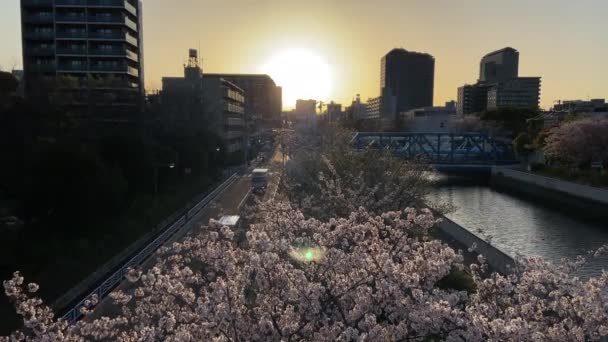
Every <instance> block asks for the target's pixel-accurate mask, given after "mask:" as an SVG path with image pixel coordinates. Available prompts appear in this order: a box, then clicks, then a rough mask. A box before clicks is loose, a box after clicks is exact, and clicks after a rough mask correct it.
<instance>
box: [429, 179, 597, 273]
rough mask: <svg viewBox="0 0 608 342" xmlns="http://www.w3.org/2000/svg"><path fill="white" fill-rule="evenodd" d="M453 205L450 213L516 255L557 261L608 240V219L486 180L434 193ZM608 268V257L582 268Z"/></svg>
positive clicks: (433, 198)
mask: <svg viewBox="0 0 608 342" xmlns="http://www.w3.org/2000/svg"><path fill="white" fill-rule="evenodd" d="M429 199H430V200H431V201H440V202H443V203H446V204H448V205H450V206H452V207H453V211H452V212H451V213H449V214H448V215H446V216H447V217H448V218H449V219H451V220H453V221H454V222H456V223H458V224H460V225H461V226H462V227H464V228H466V229H468V230H469V231H471V232H473V233H474V234H476V235H477V236H479V237H481V238H483V239H485V240H490V241H491V244H492V245H494V246H495V247H497V248H499V249H501V250H502V251H503V252H505V253H507V254H509V255H511V256H513V257H514V256H516V255H523V256H532V255H537V256H541V257H543V258H544V259H545V260H548V261H550V262H552V263H559V262H560V260H561V259H562V258H568V259H573V258H576V256H577V255H584V254H586V252H587V251H589V250H594V249H597V248H599V247H601V246H602V245H604V244H607V243H608V224H607V223H601V222H587V221H585V220H583V219H582V218H579V217H575V216H574V215H572V214H571V213H570V214H567V213H566V212H565V211H560V208H555V207H548V206H543V205H541V204H539V203H536V202H535V201H533V200H531V199H528V198H523V197H516V196H513V195H511V194H507V193H504V192H499V191H496V190H494V189H492V188H491V187H489V186H487V185H485V184H476V185H471V184H469V185H451V184H449V183H448V184H447V185H442V186H440V187H438V188H436V189H434V190H433V191H432V192H431V194H430V195H429ZM602 269H606V270H608V257H601V258H598V259H594V260H592V261H590V262H589V264H588V265H586V266H585V267H584V268H583V269H582V270H581V272H580V276H582V277H584V278H586V277H589V276H595V275H599V274H601V271H602Z"/></svg>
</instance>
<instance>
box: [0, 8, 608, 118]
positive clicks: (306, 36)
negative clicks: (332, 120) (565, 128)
mask: <svg viewBox="0 0 608 342" xmlns="http://www.w3.org/2000/svg"><path fill="white" fill-rule="evenodd" d="M490 3H491V4H490ZM0 13H2V19H3V20H2V21H0V32H1V33H0V34H2V37H1V38H2V41H3V49H2V52H1V53H0V66H3V67H4V68H5V69H6V68H12V67H13V66H14V67H16V68H20V66H21V32H20V27H21V25H20V12H19V1H18V0H7V1H2V2H1V3H0ZM571 13H584V14H585V15H579V16H572V15H571ZM605 13H608V2H606V1H603V0H587V1H584V2H582V1H581V2H579V1H577V2H573V1H568V0H536V1H528V0H510V1H490V2H488V1H482V0H470V1H465V2H451V1H402V0H377V1H371V0H350V1H348V2H343V1H337V0H334V1H332V0H309V1H307V2H306V3H305V5H304V3H303V2H299V1H280V0H259V1H249V0H222V1H219V0H210V1H195V0H180V1H179V5H177V6H176V2H175V1H168V0H146V1H145V2H144V15H143V19H144V20H143V21H144V24H143V25H144V39H145V41H144V50H145V52H144V53H145V55H144V57H145V62H144V65H145V81H146V88H147V90H149V91H153V90H156V89H159V88H160V87H161V79H162V77H164V76H176V75H182V74H183V70H182V65H183V63H184V62H185V60H186V58H187V53H188V49H189V48H199V47H200V55H201V57H202V58H203V69H204V71H205V72H213V73H258V72H260V71H261V70H262V69H264V67H265V66H269V63H270V62H271V61H272V60H273V59H274V58H275V57H277V56H280V55H282V54H283V53H287V52H289V51H293V50H296V51H297V50H301V49H304V50H306V51H308V53H309V54H311V55H313V56H316V57H313V58H312V59H310V60H315V59H320V61H321V63H320V64H317V65H323V64H324V65H327V67H328V69H329V72H327V73H325V72H320V73H319V72H318V70H320V69H321V70H322V69H323V68H324V67H318V66H317V67H316V68H315V67H313V68H312V70H313V71H315V72H314V73H307V74H306V75H305V76H306V77H309V76H311V74H315V76H314V77H312V76H311V77H310V78H317V79H322V81H320V82H318V83H317V84H315V87H314V88H315V89H313V90H310V88H311V87H309V86H306V87H304V85H305V83H306V82H307V81H306V80H305V81H304V82H303V83H302V84H299V83H300V82H297V84H296V86H297V87H302V89H298V88H297V87H296V88H294V87H293V86H289V84H288V83H289V82H292V83H293V81H289V80H290V79H291V80H292V79H293V77H292V78H287V80H283V79H282V78H283V77H284V75H283V74H282V73H281V74H279V73H275V72H274V71H273V70H268V73H270V74H271V77H273V79H274V80H275V81H276V82H277V84H279V85H281V86H283V87H284V88H285V89H284V91H285V101H284V104H285V108H288V107H292V106H293V104H292V102H293V99H294V98H304V99H306V98H308V97H313V98H316V99H319V100H323V101H325V102H327V101H331V100H333V101H336V102H337V103H341V104H343V105H348V104H349V103H350V101H351V100H352V99H353V98H354V96H355V95H356V94H361V98H362V99H363V100H364V101H365V100H366V99H367V98H370V97H377V96H379V94H380V59H381V58H382V56H383V55H384V54H386V53H387V52H388V51H390V50H391V49H393V48H395V47H403V48H406V49H408V50H412V51H419V52H427V53H430V54H431V55H433V56H434V57H435V61H436V69H435V93H434V103H435V105H443V104H444V103H445V102H446V101H449V100H455V99H456V97H457V88H458V87H459V86H462V85H464V84H467V83H468V84H471V83H474V82H475V81H476V80H477V78H478V74H479V70H478V68H479V61H480V59H481V58H482V57H483V56H484V55H485V54H487V53H488V52H491V51H494V50H497V49H500V48H503V47H506V46H511V47H513V48H515V49H517V50H518V51H519V52H520V75H521V76H540V77H542V89H541V94H542V95H541V105H542V107H543V108H547V107H550V106H551V105H552V104H553V102H554V101H556V100H568V99H587V98H608V83H606V81H605V80H607V79H608V64H607V63H605V62H604V59H605V56H607V55H608V44H601V42H603V41H605V37H604V35H605V33H606V32H608V21H607V20H605V18H604V14H605ZM429 23H432V24H429ZM487 28H492V29H487ZM277 58H278V57H277ZM317 62H318V60H317ZM317 62H314V63H317ZM287 64H288V63H287ZM281 68H282V67H279V69H281ZM268 69H272V68H270V67H269V68H268ZM288 71H289V72H292V70H288ZM295 71H298V72H299V70H295ZM273 73H275V74H273ZM319 74H321V77H320V76H319ZM324 75H328V76H324ZM288 81H289V82H288ZM282 83H284V84H282ZM327 84H329V86H326V85H327ZM317 88H319V89H317ZM315 92H317V93H315Z"/></svg>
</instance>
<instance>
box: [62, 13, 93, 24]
mask: <svg viewBox="0 0 608 342" xmlns="http://www.w3.org/2000/svg"><path fill="white" fill-rule="evenodd" d="M56 21H57V22H58V23H86V22H87V17H86V16H85V15H84V14H57V17H56Z"/></svg>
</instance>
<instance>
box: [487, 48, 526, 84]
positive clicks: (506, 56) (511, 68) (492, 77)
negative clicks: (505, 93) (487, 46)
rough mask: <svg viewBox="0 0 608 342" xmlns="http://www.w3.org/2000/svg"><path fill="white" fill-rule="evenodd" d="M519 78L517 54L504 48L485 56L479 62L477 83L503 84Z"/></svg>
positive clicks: (511, 49)
mask: <svg viewBox="0 0 608 342" xmlns="http://www.w3.org/2000/svg"><path fill="white" fill-rule="evenodd" d="M518 76H519V52H518V51H517V50H515V49H513V48H511V47H506V48H504V49H500V50H497V51H494V52H490V53H489V54H487V55H485V56H484V57H483V58H482V59H481V62H480V67H479V82H488V83H494V82H503V81H507V80H510V79H513V78H517V77H518Z"/></svg>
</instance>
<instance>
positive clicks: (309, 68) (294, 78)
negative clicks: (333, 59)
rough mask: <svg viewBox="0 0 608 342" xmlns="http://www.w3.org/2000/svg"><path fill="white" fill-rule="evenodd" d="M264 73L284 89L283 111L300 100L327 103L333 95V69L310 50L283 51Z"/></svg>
mask: <svg viewBox="0 0 608 342" xmlns="http://www.w3.org/2000/svg"><path fill="white" fill-rule="evenodd" d="M262 72H263V73H265V74H268V75H270V77H272V78H273V79H274V81H275V82H276V83H277V85H278V86H281V87H283V106H284V107H294V106H295V103H296V100H298V99H315V100H327V97H328V96H329V93H330V91H331V86H332V79H331V68H330V66H329V65H328V64H327V62H325V60H323V58H321V57H320V56H319V55H317V54H315V53H313V52H312V51H310V50H306V49H289V50H284V51H282V52H280V53H278V54H277V55H275V56H273V57H272V58H271V59H270V61H269V62H268V63H266V64H265V65H264V66H263V67H262Z"/></svg>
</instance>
